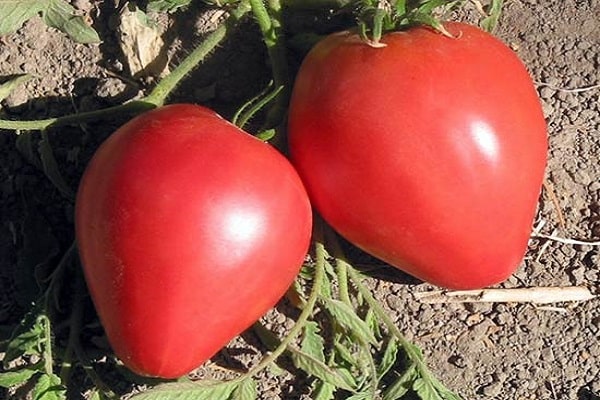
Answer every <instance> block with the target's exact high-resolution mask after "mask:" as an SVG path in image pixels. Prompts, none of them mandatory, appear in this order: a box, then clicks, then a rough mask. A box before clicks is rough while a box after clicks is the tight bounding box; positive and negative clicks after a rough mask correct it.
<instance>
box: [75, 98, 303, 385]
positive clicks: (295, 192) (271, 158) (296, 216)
mask: <svg viewBox="0 0 600 400" xmlns="http://www.w3.org/2000/svg"><path fill="white" fill-rule="evenodd" d="M311 226H312V213H311V207H310V203H309V200H308V196H307V194H306V191H305V189H304V186H303V184H302V182H301V180H300V178H299V176H298V174H297V173H296V171H295V170H294V168H293V167H292V166H291V164H290V163H289V162H288V161H287V159H286V158H285V157H283V156H282V155H281V154H280V153H279V152H277V151H276V150H275V149H273V148H272V147H271V146H270V145H268V144H266V143H264V142H262V141H260V140H258V139H256V138H254V137H252V136H251V135H249V134H247V133H245V132H243V131H241V130H240V129H238V128H237V127H235V126H234V125H232V124H230V123H228V122H227V121H225V120H224V119H222V118H221V117H219V116H218V115H217V114H216V113H214V112H213V111H211V110H209V109H206V108H204V107H200V106H196V105H190V104H177V105H169V106H165V107H161V108H158V109H156V110H153V111H150V112H147V113H145V114H143V115H141V116H139V117H137V118H135V119H133V120H131V121H130V122H129V123H127V124H126V125H124V126H123V127H121V128H120V129H118V130H117V131H116V132H115V133H114V134H113V135H111V136H110V137H109V138H108V139H107V140H106V141H105V142H104V143H103V144H102V145H101V146H100V148H99V149H98V151H97V152H96V154H95V155H94V157H93V158H92V160H91V162H90V163H89V165H88V167H87V169H86V171H85V173H84V176H83V178H82V180H81V184H80V188H79V191H78V194H77V200H76V234H77V242H78V247H79V251H80V255H81V260H82V264H83V268H84V273H85V278H86V282H87V284H88V287H89V290H90V293H91V296H92V299H93V301H94V304H95V306H96V309H97V311H98V314H99V316H100V320H101V322H102V325H103V327H104V328H105V330H106V333H107V336H108V339H109V342H110V344H111V346H112V348H113V350H114V351H115V354H116V355H117V356H118V357H119V358H120V359H121V360H122V361H123V362H124V364H125V365H126V366H127V367H128V368H130V369H131V370H133V371H134V372H136V373H138V374H141V375H147V376H157V377H163V378H176V377H179V376H182V375H184V374H186V373H188V372H189V371H191V370H193V369H195V368H196V367H198V366H200V365H201V364H202V363H203V362H204V361H206V360H207V359H209V358H210V357H212V356H213V355H214V354H215V353H216V352H218V351H219V350H220V349H221V348H222V347H224V346H225V345H226V344H227V343H228V342H229V341H230V340H231V339H233V338H234V337H235V336H237V335H238V334H240V333H241V332H242V331H243V330H245V329H246V328H248V327H249V326H250V325H251V324H252V323H254V322H255V321H256V320H258V319H259V318H260V317H261V316H262V315H263V314H265V313H266V312H267V311H268V310H269V309H270V308H271V307H273V306H274V305H275V304H276V302H277V301H278V300H279V299H280V298H281V297H282V296H283V294H284V293H285V291H286V290H287V289H288V287H289V286H290V285H291V283H292V281H293V279H294V278H295V277H296V275H297V274H298V272H299V269H300V267H301V265H302V263H303V260H304V257H305V255H306V252H307V250H308V246H309V242H310V236H311Z"/></svg>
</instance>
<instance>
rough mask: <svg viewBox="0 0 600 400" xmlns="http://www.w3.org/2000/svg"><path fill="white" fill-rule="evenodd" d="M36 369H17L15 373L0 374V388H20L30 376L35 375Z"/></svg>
mask: <svg viewBox="0 0 600 400" xmlns="http://www.w3.org/2000/svg"><path fill="white" fill-rule="evenodd" d="M38 372H39V371H38V370H37V369H29V368H24V369H19V370H16V371H7V372H0V387H3V388H7V389H8V388H10V387H14V386H20V385H22V384H23V383H25V382H27V381H28V380H29V379H31V377H32V376H34V375H35V374H37V373H38Z"/></svg>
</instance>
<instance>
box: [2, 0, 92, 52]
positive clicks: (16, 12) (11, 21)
mask: <svg viewBox="0 0 600 400" xmlns="http://www.w3.org/2000/svg"><path fill="white" fill-rule="evenodd" d="M40 14H41V15H42V18H43V20H44V22H45V23H46V25H48V26H50V27H52V28H56V29H58V30H60V31H62V32H64V33H66V34H67V35H69V36H70V37H71V39H73V40H75V41H77V42H80V43H98V42H99V41H100V37H99V36H98V33H97V32H96V31H95V30H94V28H92V27H91V26H90V25H89V24H88V23H87V21H86V20H85V18H83V17H81V16H77V15H75V8H73V6H71V5H70V4H69V3H68V2H67V1H65V0H0V36H2V35H7V34H10V33H14V32H16V31H17V30H18V29H19V28H20V27H21V26H22V25H23V24H24V23H25V21H27V20H29V19H31V18H33V17H35V16H37V15H40Z"/></svg>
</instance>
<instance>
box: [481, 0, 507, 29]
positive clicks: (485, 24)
mask: <svg viewBox="0 0 600 400" xmlns="http://www.w3.org/2000/svg"><path fill="white" fill-rule="evenodd" d="M503 3H504V1H503V0H492V3H491V4H490V6H489V8H488V10H487V14H488V15H487V17H485V18H484V19H482V20H481V22H480V23H479V25H480V26H481V27H482V28H483V29H485V30H486V31H488V32H492V31H493V30H494V28H496V25H498V20H499V19H500V14H501V13H502V5H503Z"/></svg>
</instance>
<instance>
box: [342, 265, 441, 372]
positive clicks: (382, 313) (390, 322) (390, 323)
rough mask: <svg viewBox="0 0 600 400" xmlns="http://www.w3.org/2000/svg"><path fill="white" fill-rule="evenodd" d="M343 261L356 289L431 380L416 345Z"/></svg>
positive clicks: (358, 276) (353, 270)
mask: <svg viewBox="0 0 600 400" xmlns="http://www.w3.org/2000/svg"><path fill="white" fill-rule="evenodd" d="M342 262H343V263H345V264H346V265H347V268H348V274H349V276H350V279H352V283H353V284H354V286H356V289H357V290H358V292H359V293H360V294H361V295H362V296H363V298H364V299H365V301H366V302H367V303H368V304H369V307H371V308H372V309H373V311H375V314H377V316H378V317H379V318H380V319H381V320H382V321H383V323H384V324H385V325H386V327H387V328H388V330H389V331H390V333H391V334H392V335H394V336H395V337H396V339H398V342H399V343H400V345H401V346H402V348H403V349H404V351H405V353H406V355H407V357H408V358H409V360H410V361H411V363H413V364H414V365H415V367H416V368H417V370H418V371H419V372H420V374H419V375H420V376H421V377H422V378H423V379H426V380H430V379H429V377H430V376H431V374H430V373H429V369H428V368H427V366H426V365H425V363H424V362H423V360H422V358H421V356H420V355H419V354H418V353H417V351H416V350H415V346H414V345H413V344H412V343H411V342H409V341H408V340H407V339H406V338H405V337H404V335H403V334H402V332H400V329H398V327H397V326H396V324H395V323H394V321H393V320H392V319H391V318H390V316H389V315H388V313H387V312H386V311H385V310H384V309H383V307H382V306H381V304H380V303H379V302H378V301H377V300H376V299H375V297H373V295H372V294H371V291H370V290H369V289H368V288H367V287H366V286H365V285H364V284H363V283H362V278H361V276H360V274H359V273H358V272H357V271H356V270H355V269H354V268H353V267H352V266H351V265H350V264H348V263H347V262H346V261H345V260H342Z"/></svg>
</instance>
